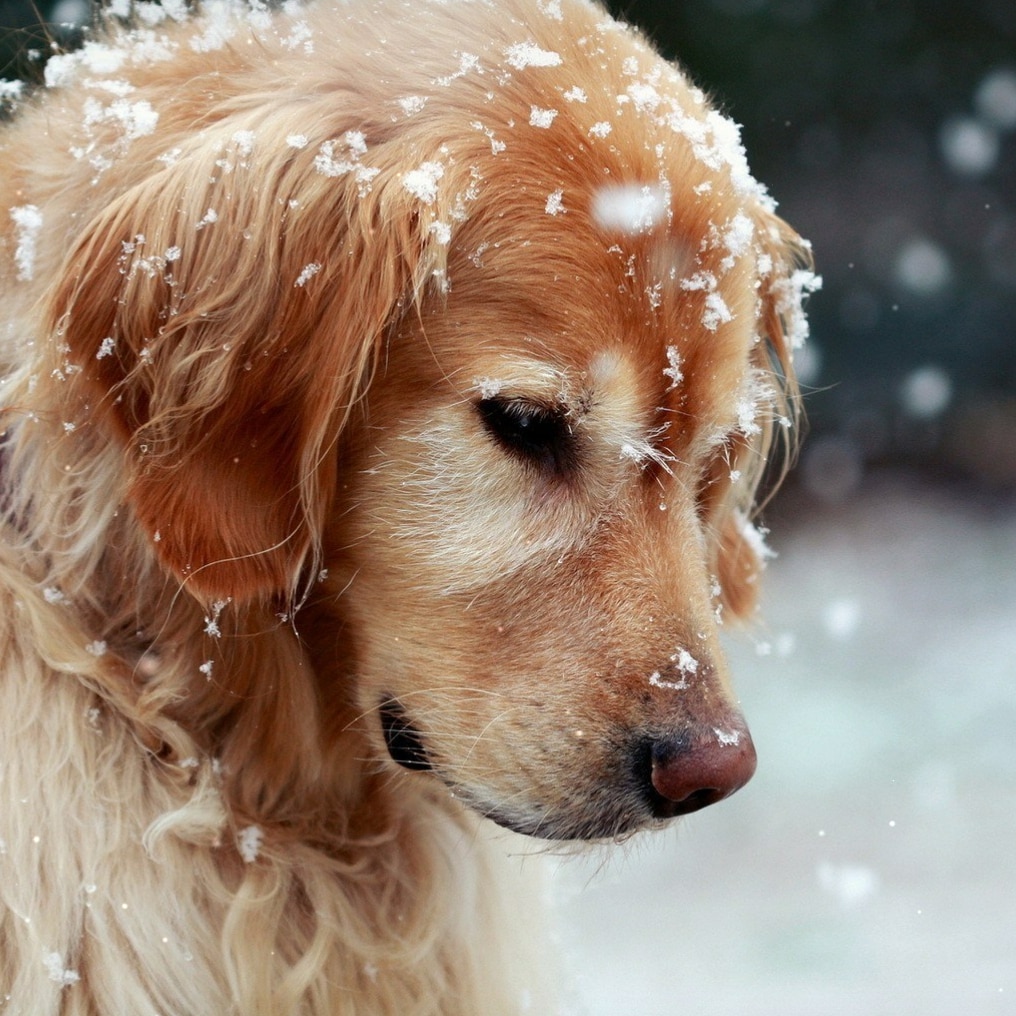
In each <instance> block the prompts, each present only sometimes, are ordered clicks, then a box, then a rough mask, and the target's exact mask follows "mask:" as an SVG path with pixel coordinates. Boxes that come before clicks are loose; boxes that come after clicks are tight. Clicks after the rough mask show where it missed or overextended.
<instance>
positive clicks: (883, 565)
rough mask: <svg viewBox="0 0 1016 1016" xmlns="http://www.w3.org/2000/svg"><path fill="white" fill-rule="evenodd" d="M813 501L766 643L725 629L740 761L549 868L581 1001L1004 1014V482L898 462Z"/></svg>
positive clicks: (1011, 896)
mask: <svg viewBox="0 0 1016 1016" xmlns="http://www.w3.org/2000/svg"><path fill="white" fill-rule="evenodd" d="M809 512H810V517H808V518H796V519H794V520H793V521H792V522H786V521H784V522H782V523H781V524H780V528H779V530H778V531H777V532H775V533H774V534H773V537H772V542H773V544H774V546H775V547H776V549H777V550H778V551H779V554H780V556H779V559H778V560H777V561H775V562H774V563H773V564H772V565H771V566H770V569H769V572H768V575H767V592H766V616H767V620H768V630H767V631H764V632H759V633H756V634H755V636H754V640H755V642H759V641H762V640H764V641H765V642H766V643H767V645H768V647H769V649H770V650H771V651H770V653H769V655H759V653H758V650H757V648H756V646H755V645H754V644H752V642H750V641H748V640H746V639H742V640H740V642H739V644H734V645H733V646H732V652H731V656H732V663H733V665H734V669H735V675H736V679H737V686H738V690H739V692H740V694H741V699H742V702H743V704H744V708H745V712H746V714H747V716H748V718H749V721H750V724H751V728H752V732H753V735H754V738H755V742H756V745H757V747H758V753H759V769H758V773H757V775H756V777H755V779H754V780H753V781H752V782H751V784H749V786H748V787H746V788H745V789H744V790H743V791H741V792H740V793H738V794H737V795H736V796H735V797H733V798H731V799H730V800H729V801H726V802H724V803H722V804H720V805H719V806H717V807H715V808H708V809H706V810H705V811H703V812H700V813H698V814H697V815H694V816H691V817H690V818H688V819H685V820H683V821H682V822H681V823H680V824H679V828H678V829H677V830H675V831H673V832H669V831H668V832H667V833H664V834H661V835H660V836H657V837H653V838H650V839H649V840H645V839H643V840H642V841H641V842H639V843H637V844H636V845H633V846H631V847H629V848H627V849H626V850H624V851H618V852H615V854H614V855H609V856H604V855H600V856H597V857H593V858H588V859H586V860H581V861H575V860H570V861H567V862H566V863H564V864H563V865H562V867H561V870H560V872H559V875H558V880H557V886H558V889H559V890H560V895H561V896H562V898H563V900H562V902H563V910H564V917H565V928H564V938H565V943H564V944H565V947H566V949H567V951H568V953H569V955H570V959H571V962H572V965H573V967H574V972H575V976H576V980H577V982H578V990H579V992H580V994H581V1002H582V1007H583V1011H585V1012H587V1013H588V1014H589V1016H663V1014H667V1016H672V1014H680V1016H889V1014H892V1016H957V1014H959V1013H963V1014H970V1016H1001V1014H1007V1016H1012V1014H1016V505H1013V504H1011V503H1010V504H1009V506H1008V508H1006V507H1005V506H1004V505H998V504H995V505H993V506H992V505H987V504H983V503H982V504H977V503H975V499H974V498H973V497H972V496H971V497H968V498H966V499H961V498H960V497H958V496H957V495H955V494H954V495H950V494H946V493H943V492H942V491H940V490H935V489H928V488H925V487H922V486H920V485H917V484H914V483H908V482H906V481H901V480H899V479H895V480H887V481H886V480H884V481H881V482H878V483H873V484H870V485H869V488H868V489H867V490H863V491H862V492H861V494H860V495H859V497H858V498H857V499H856V500H855V501H854V503H853V504H852V505H851V506H850V507H842V508H836V509H831V508H824V509H817V508H815V507H814V506H811V508H810V509H809ZM762 648H765V647H762Z"/></svg>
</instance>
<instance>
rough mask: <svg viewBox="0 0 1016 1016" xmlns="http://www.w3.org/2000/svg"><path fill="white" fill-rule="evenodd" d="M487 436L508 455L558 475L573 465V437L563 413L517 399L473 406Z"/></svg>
mask: <svg viewBox="0 0 1016 1016" xmlns="http://www.w3.org/2000/svg"><path fill="white" fill-rule="evenodd" d="M476 408H477V411H478V412H479V414H480V419H481V420H482V421H483V426H484V428H485V429H486V431H487V433H488V434H489V435H490V436H491V437H492V438H493V439H494V440H495V441H496V442H497V444H498V445H500V446H501V448H502V449H503V450H504V451H505V452H507V453H508V454H509V455H511V456H513V457H514V458H516V459H519V460H520V461H522V462H525V463H528V464H530V465H533V466H536V467H538V468H539V469H541V470H543V471H545V472H552V473H557V474H559V475H561V474H564V473H567V472H569V471H570V470H571V469H573V468H574V467H575V464H576V448H575V438H574V435H573V434H572V431H571V428H570V427H569V425H568V421H567V419H566V417H565V414H564V413H563V412H562V411H561V410H558V409H548V408H547V407H546V406H539V405H536V404H534V403H532V402H525V401H522V400H519V399H501V398H490V399H481V400H480V401H479V402H478V403H476Z"/></svg>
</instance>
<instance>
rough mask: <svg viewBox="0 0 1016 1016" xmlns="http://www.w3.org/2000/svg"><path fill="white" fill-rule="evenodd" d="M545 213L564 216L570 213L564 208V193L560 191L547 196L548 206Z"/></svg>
mask: <svg viewBox="0 0 1016 1016" xmlns="http://www.w3.org/2000/svg"><path fill="white" fill-rule="evenodd" d="M544 211H546V213H547V214H548V215H563V214H564V213H565V212H567V211H568V209H567V208H565V206H564V191H563V190H562V189H560V188H559V189H558V190H556V191H554V192H553V193H552V194H549V195H548V196H547V204H546V207H545V208H544Z"/></svg>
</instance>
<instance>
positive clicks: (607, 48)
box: [53, 0, 801, 838]
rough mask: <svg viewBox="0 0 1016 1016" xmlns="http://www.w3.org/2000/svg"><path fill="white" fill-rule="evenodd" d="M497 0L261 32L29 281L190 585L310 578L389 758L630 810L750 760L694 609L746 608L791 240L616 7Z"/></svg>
mask: <svg viewBox="0 0 1016 1016" xmlns="http://www.w3.org/2000/svg"><path fill="white" fill-rule="evenodd" d="M505 6H506V8H510V9H511V12H508V11H501V12H500V13H498V12H495V11H491V10H488V9H487V8H481V6H480V5H474V6H473V7H472V8H471V13H470V16H469V18H468V19H467V23H466V24H464V25H463V24H452V23H450V22H449V21H448V15H447V13H446V11H445V9H444V7H443V6H442V5H434V6H432V7H425V8H423V9H422V10H421V11H419V12H417V13H416V14H414V15H413V21H412V22H411V23H399V24H393V25H391V26H389V27H390V35H389V37H386V45H387V46H388V47H389V48H388V49H387V50H383V51H382V53H381V55H380V56H379V55H378V54H377V52H375V56H374V59H375V61H383V64H384V67H383V73H382V72H381V70H378V69H377V65H376V63H375V65H374V69H373V70H372V71H371V73H372V74H373V78H372V79H370V80H367V82H366V83H364V81H365V77H364V76H365V75H366V73H367V71H366V70H365V69H364V68H363V67H356V68H354V69H353V70H351V71H345V70H341V69H339V70H336V68H335V67H334V66H330V64H329V61H328V59H327V58H326V57H325V56H323V54H322V52H321V48H320V45H319V48H318V51H317V55H316V56H315V57H314V58H308V57H306V56H303V57H302V58H299V59H298V57H297V56H294V55H293V53H292V51H291V50H290V51H286V52H284V51H283V50H279V49H278V47H276V50H278V51H277V52H276V50H273V52H276V56H277V58H278V60H282V61H284V67H283V70H282V72H279V73H280V74H281V77H279V78H278V79H276V80H279V81H282V82H283V84H281V85H279V86H278V87H276V86H275V85H271V86H264V85H263V86H262V91H261V92H260V93H256V94H255V93H253V92H250V91H248V92H246V93H244V94H242V95H241V94H236V95H227V94H224V95H223V96H222V97H221V99H220V100H219V101H218V103H216V102H215V101H212V102H210V104H209V105H207V106H206V107H205V108H203V109H202V111H201V117H200V123H201V124H202V126H201V129H200V130H194V131H192V132H190V133H185V134H181V135H180V136H179V137H178V138H176V139H174V142H175V147H174V151H173V155H172V158H165V159H163V161H162V163H160V164H159V165H158V172H154V171H153V170H152V169H151V167H149V169H148V170H146V171H145V172H144V173H140V172H139V174H138V175H137V179H133V180H132V179H127V180H126V181H125V183H124V186H123V188H122V193H121V194H120V196H119V197H118V198H117V199H116V200H115V201H114V202H113V203H111V204H110V205H109V206H108V207H106V208H105V209H104V210H103V211H102V212H101V213H99V214H97V215H96V216H95V217H94V219H93V220H92V222H91V224H90V226H89V227H88V228H87V229H86V231H85V232H84V234H83V235H82V238H81V239H80V241H79V242H78V244H77V246H76V247H75V249H74V250H73V251H72V252H71V254H70V260H69V267H68V269H67V271H66V274H65V278H64V282H63V285H62V287H61V288H60V291H59V292H58V293H57V294H56V295H55V302H54V304H53V306H54V307H55V308H56V310H55V317H56V319H57V321H58V324H57V327H58V328H59V329H60V331H61V334H62V336H63V341H64V343H65V344H66V346H67V347H69V348H70V350H71V354H70V355H71V357H72V358H73V359H74V360H75V362H76V363H77V364H78V365H81V367H82V369H81V370H80V371H79V372H78V373H76V374H75V376H74V377H73V378H72V379H71V380H72V383H73V385H75V386H76V390H77V392H78V398H79V400H80V401H81V402H82V404H83V405H85V406H86V407H87V410H86V413H87V414H93V413H94V412H98V413H101V415H102V417H103V419H105V421H106V425H107V426H108V427H109V428H110V430H111V432H112V433H113V434H115V436H116V439H117V440H118V441H120V442H121V443H122V444H123V447H124V449H125V456H126V462H127V463H128V480H127V490H128V494H127V498H128V501H129V503H130V505H131V508H132V510H133V512H134V514H135V516H136V518H137V520H138V522H139V523H140V526H141V527H142V529H143V531H144V532H145V533H147V537H148V539H149V541H150V546H151V550H152V552H153V553H154V554H155V555H156V556H157V557H158V559H159V560H160V561H161V563H162V565H163V566H164V567H165V569H167V571H168V572H170V573H171V574H173V575H175V576H176V577H177V578H179V579H180V580H182V582H183V587H184V588H185V589H186V590H188V591H190V592H191V593H193V594H194V595H195V596H197V597H199V598H201V599H203V600H206V601H212V600H225V599H230V600H231V601H232V602H233V604H234V605H239V604H243V603H249V602H255V601H270V600H274V599H281V598H295V597H296V596H298V595H303V596H305V595H307V591H308V589H309V588H311V587H313V591H312V592H311V594H310V595H311V596H312V603H313V606H312V607H311V608H308V609H309V610H311V611H312V613H313V616H314V617H315V618H318V619H320V618H321V617H322V616H323V615H327V616H328V618H330V621H329V625H328V631H329V634H328V636H327V639H322V640H321V642H322V645H324V644H325V643H327V645H324V648H322V645H319V646H317V647H315V648H314V654H315V658H316V662H317V664H318V680H319V681H321V682H322V684H323V685H325V686H327V687H326V688H325V689H324V690H323V691H322V695H323V696H324V697H325V698H326V699H328V698H341V699H343V701H344V702H345V706H346V708H347V711H348V713H349V715H356V716H358V717H359V720H358V721H357V722H358V723H360V724H361V725H365V726H366V729H367V731H368V736H369V737H370V739H371V743H372V744H373V745H374V747H375V749H376V751H377V754H378V756H379V757H384V756H385V753H387V755H388V756H390V758H391V759H392V760H394V762H396V763H399V764H401V765H402V766H403V767H405V768H407V769H410V770H425V771H427V772H428V773H429V774H430V775H428V776H425V777H422V778H426V779H432V778H434V777H435V776H436V777H437V778H439V779H441V780H442V781H444V783H445V784H447V785H448V787H450V788H451V789H452V791H453V792H454V793H455V795H456V796H457V797H459V798H460V799H461V800H462V801H463V802H464V803H466V804H468V805H470V806H471V807H473V808H474V809H476V810H478V811H480V812H481V813H483V814H486V815H489V816H490V817H492V818H494V819H496V820H497V821H499V822H501V823H503V824H505V825H507V826H509V827H512V828H514V829H517V830H520V831H523V832H527V833H533V834H537V835H541V836H547V837H556V838H562V837H600V836H609V835H617V834H623V833H626V832H628V831H631V830H634V829H637V828H640V827H642V826H644V825H647V824H651V823H653V822H654V821H655V820H658V819H665V818H668V817H671V816H673V815H677V814H681V813H684V812H688V811H691V810H694V809H696V808H699V807H701V806H703V805H705V804H709V803H711V802H712V801H715V800H719V799H721V798H723V797H725V796H726V795H728V794H730V793H732V792H733V791H734V790H736V789H737V788H738V787H740V786H741V785H743V783H744V782H745V781H747V780H748V778H749V777H750V776H751V774H752V772H753V769H754V765H755V754H754V749H753V747H752V743H751V739H750V736H749V734H748V731H747V728H746V726H745V723H744V720H743V719H742V717H741V715H740V713H739V711H738V709H737V706H736V704H735V701H734V699H733V697H732V694H731V690H730V687H729V684H728V680H727V674H726V670H725V666H724V662H723V655H722V652H721V649H720V646H719V641H718V634H717V626H718V624H719V623H720V622H721V621H722V620H723V619H724V618H725V617H727V616H736V617H743V616H745V615H747V614H749V613H750V612H751V610H752V609H753V604H754V599H755V584H756V578H757V574H758V571H759V568H760V564H761V561H760V557H761V556H762V553H761V551H760V546H759V541H758V536H757V533H756V532H755V530H754V529H753V528H752V527H751V525H750V522H749V516H750V512H751V509H752V504H753V499H754V490H755V487H756V485H757V483H758V480H759V477H760V475H761V473H762V470H763V467H764V465H765V462H766V456H767V452H768V450H769V448H770V446H771V444H772V441H773V436H774V433H776V432H778V431H780V430H781V429H783V427H784V426H789V424H790V417H791V416H792V415H793V408H792V407H793V401H794V399H793V387H794V385H793V372H792V366H791V359H792V357H791V348H790V347H791V345H792V342H791V340H790V338H788V333H789V331H791V330H798V329H799V327H800V321H799V318H798V315H799V310H800V292H801V281H800V280H801V277H800V276H798V275H797V274H795V268H796V261H797V258H798V254H799V247H798V245H797V243H796V241H795V238H794V237H793V236H792V234H791V233H790V232H789V230H787V229H786V228H785V227H784V226H783V225H782V224H781V223H780V222H779V221H778V220H777V218H776V217H775V216H774V214H773V212H772V208H771V203H770V202H769V201H768V199H767V197H766V195H765V193H764V191H762V190H761V188H759V187H758V186H757V185H756V184H755V183H754V181H752V179H751V177H750V176H749V174H748V172H747V169H746V167H745V164H744V158H743V153H742V150H741V148H740V145H739V142H738V140H737V134H736V129H735V128H734V127H733V125H732V124H730V123H729V121H727V120H725V119H724V118H722V117H720V116H719V115H718V114H717V113H715V112H714V111H712V109H711V108H710V107H709V105H708V104H707V103H706V102H705V100H704V99H703V97H702V96H701V94H700V93H698V92H697V91H695V90H694V89H692V88H691V87H689V85H688V84H687V82H686V81H685V80H684V78H683V77H682V76H681V75H680V74H679V73H678V72H677V71H676V70H674V69H673V68H671V67H670V66H668V65H666V64H665V63H664V62H662V61H661V60H660V59H659V58H658V57H657V56H656V55H655V54H653V53H652V52H651V51H650V50H649V49H648V48H647V47H646V46H645V45H644V44H643V43H642V42H641V41H640V40H639V39H638V38H637V37H636V36H635V35H634V34H633V33H630V32H628V31H622V30H620V29H618V28H617V26H615V25H613V23H610V22H607V21H605V20H604V19H603V16H602V14H601V13H599V12H598V11H596V10H595V9H594V8H592V7H590V6H588V5H586V4H585V3H574V4H571V3H568V4H565V5H563V6H564V15H563V20H561V19H559V18H557V17H556V16H555V13H558V12H559V5H546V4H543V5H541V4H538V3H532V4H530V3H527V2H522V0H518V2H515V0H512V2H511V3H509V4H506V5H505ZM530 7H531V8H532V10H530V9H529V8H530ZM395 8H396V5H392V9H393V11H394V10H395ZM509 13H513V14H514V17H510V16H508V15H509ZM332 17H334V15H332ZM523 18H524V19H525V20H522V19H523ZM470 19H472V20H470ZM474 21H475V22H476V23H475V24H474V23H473V22H474ZM313 24H314V23H313V22H312V25H313ZM442 33H443V34H442ZM463 33H465V35H463ZM324 38H325V35H322V34H319V40H321V39H324ZM451 39H454V40H456V42H455V44H454V45H453V44H452V43H451V42H449V43H448V45H447V47H446V46H445V41H446V40H451ZM266 45H268V47H269V48H271V44H270V42H269V43H266ZM379 45H380V44H379ZM453 51H454V55H448V56H444V55H443V53H449V54H452V53H453ZM399 54H407V55H406V56H405V59H404V61H403V62H402V64H401V65H400V63H399ZM410 54H412V58H410ZM301 59H302V62H301ZM244 66H245V67H246V69H245V70H244V72H243V73H244V74H245V75H247V79H248V80H254V79H255V78H256V76H257V74H256V68H255V69H254V70H252V69H251V68H250V66H249V65H246V64H245V65H244ZM274 73H276V72H273V74H274ZM287 75H290V76H293V77H294V79H295V80H293V81H290V80H289V78H287ZM227 77H228V75H227V74H225V73H223V74H222V75H221V80H222V81H225V80H227ZM347 77H348V78H349V80H348V81H347V80H346V78H347ZM222 87H228V86H222ZM201 97H202V100H203V101H205V100H206V92H205V91H202V92H201ZM184 101H185V100H184V99H181V100H180V102H184ZM185 113H186V111H181V115H180V116H179V118H178V119H179V121H180V122H186V115H185ZM294 124H296V125H297V126H296V127H294ZM298 132H299V133H298ZM140 143H141V142H135V145H138V144H140ZM145 143H147V142H145ZM156 150H157V149H156V148H153V149H152V151H153V152H155V151H156ZM151 165H154V161H153V162H152V164H151ZM322 569H324V570H325V571H326V572H327V577H326V578H324V579H321V578H320V577H319V576H320V575H321V574H322ZM315 583H316V584H315ZM296 623H297V627H298V628H300V625H301V622H300V617H299V616H298V617H297V620H296ZM315 624H317V622H315ZM304 634H305V635H306V636H307V638H308V640H309V641H311V642H313V641H314V636H313V633H312V632H310V631H307V632H304ZM330 654H331V655H330Z"/></svg>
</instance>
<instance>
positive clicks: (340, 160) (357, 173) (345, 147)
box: [291, 131, 381, 197]
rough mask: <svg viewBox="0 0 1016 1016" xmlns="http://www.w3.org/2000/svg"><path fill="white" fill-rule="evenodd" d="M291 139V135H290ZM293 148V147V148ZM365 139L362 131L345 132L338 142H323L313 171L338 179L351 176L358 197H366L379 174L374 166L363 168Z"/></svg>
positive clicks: (365, 151)
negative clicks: (349, 174) (354, 182)
mask: <svg viewBox="0 0 1016 1016" xmlns="http://www.w3.org/2000/svg"><path fill="white" fill-rule="evenodd" d="M291 137H292V135H291ZM294 147H295V146H294ZM366 154H367V139H366V137H364V134H363V132H362V131H346V133H345V134H343V135H342V137H341V138H340V139H338V140H332V141H325V142H324V143H323V144H322V145H321V147H320V148H319V149H318V154H317V155H316V156H315V158H314V169H315V170H316V171H317V172H318V173H321V174H322V175H323V176H329V177H339V176H345V175H346V174H347V173H352V174H353V179H354V180H355V181H356V184H357V190H358V191H359V193H360V196H361V197H363V196H364V195H366V194H367V193H368V192H369V191H370V189H371V186H372V184H373V182H374V178H375V177H376V176H377V175H378V173H380V172H381V170H380V169H378V168H377V167H375V166H365V165H364V164H363V162H362V159H363V156H364V155H366Z"/></svg>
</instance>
